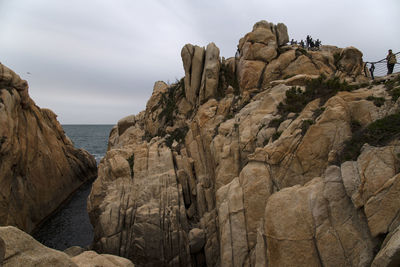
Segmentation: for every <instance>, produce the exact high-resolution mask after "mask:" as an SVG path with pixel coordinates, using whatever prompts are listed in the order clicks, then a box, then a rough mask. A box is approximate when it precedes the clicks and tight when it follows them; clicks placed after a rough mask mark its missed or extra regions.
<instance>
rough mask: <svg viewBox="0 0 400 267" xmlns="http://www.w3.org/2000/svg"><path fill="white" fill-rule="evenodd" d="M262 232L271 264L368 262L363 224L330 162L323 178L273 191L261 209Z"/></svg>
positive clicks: (369, 255)
mask: <svg viewBox="0 0 400 267" xmlns="http://www.w3.org/2000/svg"><path fill="white" fill-rule="evenodd" d="M349 218H352V219H351V220H349ZM265 235H266V238H267V256H268V263H269V264H271V265H273V266H369V264H370V262H371V261H372V256H373V254H372V248H373V243H372V240H371V238H370V236H369V232H368V228H367V226H366V224H365V221H364V220H363V219H362V214H361V213H360V212H359V211H358V210H357V209H355V208H354V206H353V205H352V203H351V201H350V199H349V198H348V197H347V195H346V193H345V189H344V187H343V184H342V183H341V177H340V169H339V168H338V167H334V166H331V167H329V168H328V169H327V172H326V174H325V177H324V178H323V179H322V178H315V179H313V180H311V181H310V182H309V183H307V184H306V185H305V186H303V187H302V186H298V185H297V186H294V187H290V188H285V189H283V190H281V191H279V192H278V193H276V194H273V195H272V196H271V197H270V198H269V201H268V202H267V206H266V211H265Z"/></svg>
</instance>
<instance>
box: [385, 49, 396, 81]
mask: <svg viewBox="0 0 400 267" xmlns="http://www.w3.org/2000/svg"><path fill="white" fill-rule="evenodd" d="M386 60H387V69H388V72H387V74H388V75H389V74H392V73H393V68H394V64H396V63H397V60H396V55H395V54H393V53H392V49H389V53H388V55H387V56H386Z"/></svg>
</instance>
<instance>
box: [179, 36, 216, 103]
mask: <svg viewBox="0 0 400 267" xmlns="http://www.w3.org/2000/svg"><path fill="white" fill-rule="evenodd" d="M181 56H182V61H183V68H184V70H185V78H184V83H185V96H186V99H187V101H188V102H189V103H190V104H191V105H192V106H195V105H197V104H202V103H204V102H205V101H207V100H208V99H210V98H212V97H215V95H216V93H217V89H218V82H219V80H218V79H219V69H220V65H221V63H220V59H219V48H218V47H217V46H216V45H215V44H214V43H210V44H208V45H207V48H206V49H204V48H203V47H199V46H193V45H191V44H187V45H185V46H184V47H183V48H182V51H181Z"/></svg>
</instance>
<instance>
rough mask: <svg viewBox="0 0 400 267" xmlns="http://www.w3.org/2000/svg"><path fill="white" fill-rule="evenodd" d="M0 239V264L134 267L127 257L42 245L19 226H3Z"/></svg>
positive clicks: (5, 266) (13, 266)
mask: <svg viewBox="0 0 400 267" xmlns="http://www.w3.org/2000/svg"><path fill="white" fill-rule="evenodd" d="M0 240H2V243H4V250H3V252H4V260H3V258H1V261H0V265H1V266H4V267H15V266H21V267H22V266H71V267H75V266H77V267H78V266H82V267H89V266H103V267H133V266H134V265H133V264H132V262H130V261H129V260H127V259H124V258H121V257H117V256H113V255H106V254H97V253H96V252H94V251H85V252H83V253H80V254H79V255H76V256H73V257H71V256H68V255H67V254H65V253H63V252H61V251H58V250H54V249H51V248H48V247H45V246H43V245H42V244H40V243H39V242H37V241H36V240H35V239H33V238H32V237H31V236H30V235H28V234H26V233H25V232H23V231H21V230H19V229H18V228H16V227H12V226H7V227H0Z"/></svg>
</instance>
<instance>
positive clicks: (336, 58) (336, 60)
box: [333, 53, 341, 68]
mask: <svg viewBox="0 0 400 267" xmlns="http://www.w3.org/2000/svg"><path fill="white" fill-rule="evenodd" d="M340 59H341V56H340V53H334V54H333V64H334V65H335V67H336V68H338V67H339V66H338V65H339V61H340Z"/></svg>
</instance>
